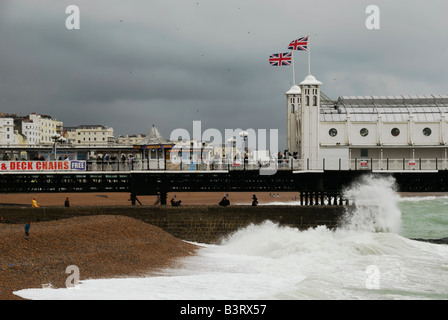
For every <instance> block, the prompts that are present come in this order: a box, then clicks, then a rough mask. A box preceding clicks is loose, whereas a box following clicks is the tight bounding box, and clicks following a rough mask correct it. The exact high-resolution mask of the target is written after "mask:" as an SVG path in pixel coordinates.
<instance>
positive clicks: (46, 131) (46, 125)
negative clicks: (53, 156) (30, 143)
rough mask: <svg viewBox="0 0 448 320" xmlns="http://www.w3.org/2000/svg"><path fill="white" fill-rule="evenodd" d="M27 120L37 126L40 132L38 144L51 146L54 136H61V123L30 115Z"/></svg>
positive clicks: (50, 118)
mask: <svg viewBox="0 0 448 320" xmlns="http://www.w3.org/2000/svg"><path fill="white" fill-rule="evenodd" d="M29 119H30V120H31V121H32V122H33V123H35V124H37V125H38V126H39V130H40V136H39V137H40V144H42V145H45V144H48V145H50V144H53V143H54V139H53V138H52V137H53V136H54V135H55V134H58V133H59V134H61V133H62V128H63V123H62V121H58V120H56V119H54V118H52V117H50V116H45V115H40V114H36V113H32V114H30V115H29Z"/></svg>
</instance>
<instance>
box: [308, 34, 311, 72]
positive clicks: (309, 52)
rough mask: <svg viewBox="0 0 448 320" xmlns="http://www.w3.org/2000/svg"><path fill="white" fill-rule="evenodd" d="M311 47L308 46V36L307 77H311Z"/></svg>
mask: <svg viewBox="0 0 448 320" xmlns="http://www.w3.org/2000/svg"><path fill="white" fill-rule="evenodd" d="M310 56H311V46H310V35H308V75H311V57H310Z"/></svg>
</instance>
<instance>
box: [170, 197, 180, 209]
mask: <svg viewBox="0 0 448 320" xmlns="http://www.w3.org/2000/svg"><path fill="white" fill-rule="evenodd" d="M181 203H182V201H181V200H179V201H175V200H174V198H172V199H171V205H172V206H173V207H180V204H181Z"/></svg>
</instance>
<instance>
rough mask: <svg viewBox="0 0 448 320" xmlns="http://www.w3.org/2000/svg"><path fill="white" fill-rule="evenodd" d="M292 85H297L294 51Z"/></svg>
mask: <svg viewBox="0 0 448 320" xmlns="http://www.w3.org/2000/svg"><path fill="white" fill-rule="evenodd" d="M292 85H293V86H295V85H296V68H295V66H294V51H292Z"/></svg>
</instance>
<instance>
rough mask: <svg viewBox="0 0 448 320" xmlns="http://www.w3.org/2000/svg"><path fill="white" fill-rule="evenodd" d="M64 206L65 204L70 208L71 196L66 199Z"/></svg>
mask: <svg viewBox="0 0 448 320" xmlns="http://www.w3.org/2000/svg"><path fill="white" fill-rule="evenodd" d="M64 206H65V207H66V208H70V198H69V197H67V198H66V199H65V202H64Z"/></svg>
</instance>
